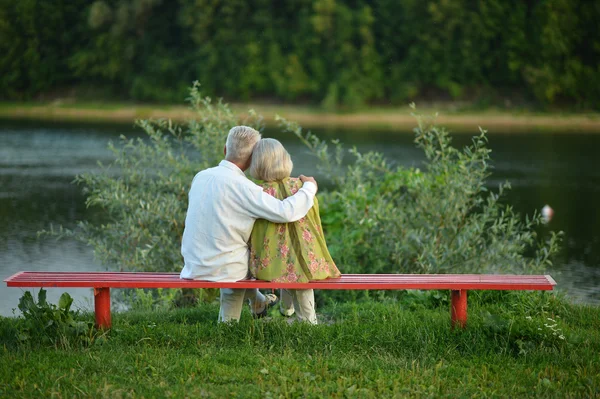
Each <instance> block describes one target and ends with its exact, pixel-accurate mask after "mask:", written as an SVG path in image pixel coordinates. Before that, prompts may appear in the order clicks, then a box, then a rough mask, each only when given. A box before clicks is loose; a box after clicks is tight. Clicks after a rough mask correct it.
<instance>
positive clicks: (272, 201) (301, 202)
mask: <svg viewBox="0 0 600 399" xmlns="http://www.w3.org/2000/svg"><path fill="white" fill-rule="evenodd" d="M316 191H317V187H316V185H315V184H314V183H312V182H306V183H304V184H303V186H302V188H301V189H300V190H298V192H297V193H296V194H295V195H293V196H290V197H288V198H286V199H285V200H283V201H281V200H278V199H277V198H274V197H272V196H270V195H269V194H267V193H265V192H263V189H262V187H260V186H258V185H256V184H254V183H253V182H252V181H250V180H249V179H248V178H247V177H246V176H245V175H244V172H242V170H241V169H240V168H238V167H237V166H236V165H235V164H233V163H231V162H229V161H225V160H223V161H221V162H220V163H219V166H217V167H214V168H210V169H206V170H203V171H201V172H199V173H198V174H196V176H195V177H194V180H193V181H192V187H191V188H190V192H189V205H188V210H187V215H186V218H185V229H184V232H183V239H182V242H181V254H182V255H183V259H184V262H185V265H184V267H183V270H182V271H181V275H180V277H181V278H184V279H196V280H209V281H238V280H242V279H244V278H246V276H247V274H248V256H249V249H248V240H249V239H250V233H252V227H253V226H254V221H255V220H256V219H267V220H269V221H271V222H275V223H289V222H295V221H297V220H299V219H301V218H303V217H304V216H305V215H306V214H307V213H308V211H309V210H310V208H311V207H312V206H313V202H314V197H315V194H316Z"/></svg>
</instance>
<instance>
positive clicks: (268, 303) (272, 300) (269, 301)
mask: <svg viewBox="0 0 600 399" xmlns="http://www.w3.org/2000/svg"><path fill="white" fill-rule="evenodd" d="M278 302H279V298H277V295H275V294H265V302H264V306H265V308H264V309H263V310H262V311H260V312H256V313H255V312H253V311H252V312H251V313H252V317H253V318H255V319H262V318H263V317H265V316H266V315H267V313H269V309H270V308H271V307H273V306H275V305H276V304H277V303H278Z"/></svg>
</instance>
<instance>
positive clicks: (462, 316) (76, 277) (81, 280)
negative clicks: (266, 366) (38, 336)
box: [4, 272, 556, 329]
mask: <svg viewBox="0 0 600 399" xmlns="http://www.w3.org/2000/svg"><path fill="white" fill-rule="evenodd" d="M4 281H5V282H6V284H7V285H8V286H9V287H73V288H86V287H87V288H93V289H94V308H95V311H96V326H97V327H98V328H102V329H105V328H110V327H111V315H110V289H111V288H258V289H279V288H287V289H308V288H312V289H315V290H450V292H451V294H450V296H451V304H450V319H451V322H452V327H453V328H465V327H466V325H467V291H468V290H546V291H549V290H552V289H554V286H555V285H556V282H555V281H554V279H552V277H551V276H547V275H537V276H517V275H486V274H481V275H479V274H438V275H435V274H428V275H427V274H344V275H342V276H341V277H340V278H335V279H328V280H322V281H312V282H309V283H274V282H270V281H258V280H242V281H234V282H222V281H220V282H212V281H200V280H181V279H180V278H179V274H178V273H145V272H137V273H123V272H19V273H17V274H15V275H13V276H11V277H9V278H7V279H6V280H4Z"/></svg>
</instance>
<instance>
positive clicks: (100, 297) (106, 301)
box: [94, 287, 112, 329]
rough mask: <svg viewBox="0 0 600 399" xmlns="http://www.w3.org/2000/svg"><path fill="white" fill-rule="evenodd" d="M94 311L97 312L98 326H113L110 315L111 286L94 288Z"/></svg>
mask: <svg viewBox="0 0 600 399" xmlns="http://www.w3.org/2000/svg"><path fill="white" fill-rule="evenodd" d="M94 312H95V313H96V328H98V329H108V328H111V327H112V321H111V317H110V288H107V287H100V288H94Z"/></svg>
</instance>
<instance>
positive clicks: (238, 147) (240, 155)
mask: <svg viewBox="0 0 600 399" xmlns="http://www.w3.org/2000/svg"><path fill="white" fill-rule="evenodd" d="M259 140H260V133H259V132H258V131H256V130H255V129H253V128H251V127H249V126H234V127H232V128H231V130H229V134H228V135H227V142H226V143H225V149H226V151H227V153H226V154H225V159H226V160H228V161H230V162H234V163H235V162H239V163H246V162H248V160H249V159H250V156H251V155H252V150H253V149H254V146H255V145H256V143H258V141H259Z"/></svg>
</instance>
